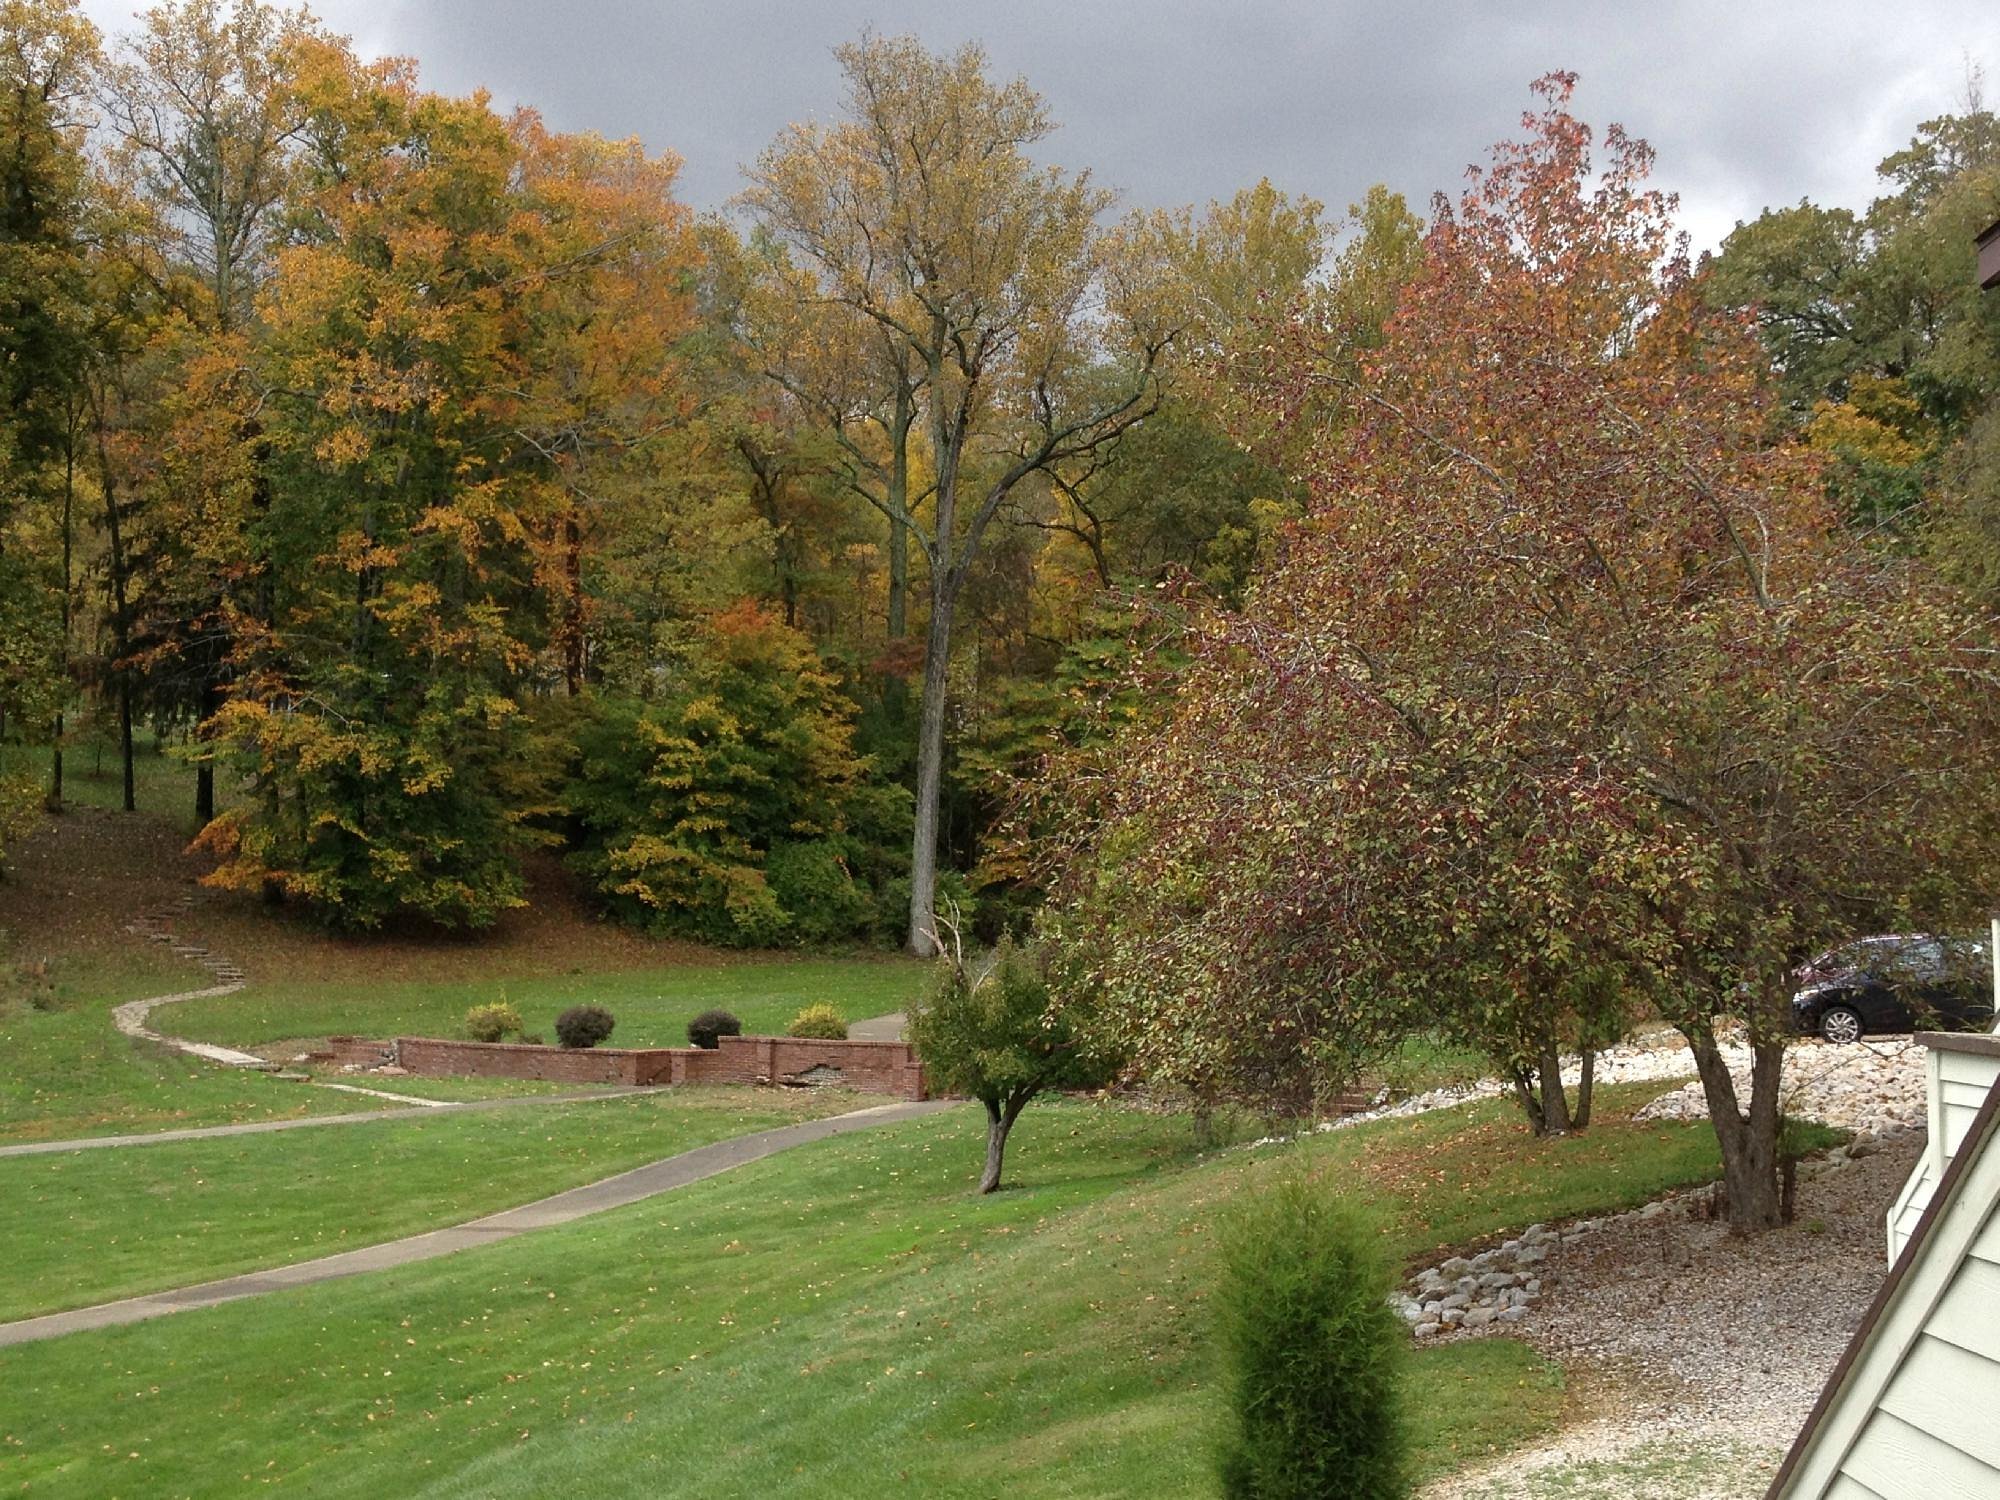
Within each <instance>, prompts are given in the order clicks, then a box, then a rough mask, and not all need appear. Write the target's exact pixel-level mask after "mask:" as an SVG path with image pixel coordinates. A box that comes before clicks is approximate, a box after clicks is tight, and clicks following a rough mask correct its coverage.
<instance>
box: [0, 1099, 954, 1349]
mask: <svg viewBox="0 0 2000 1500" xmlns="http://www.w3.org/2000/svg"><path fill="white" fill-rule="evenodd" d="M954 1102H955V1101H952V1100H945V1099H932V1100H928V1101H926V1102H924V1103H921V1104H917V1103H911V1104H879V1105H875V1106H874V1107H872V1108H869V1109H858V1110H853V1111H851V1112H849V1113H847V1114H844V1115H832V1116H829V1117H828V1118H826V1119H823V1120H807V1121H804V1122H802V1123H800V1124H797V1125H782V1126H779V1127H778V1128H777V1129H775V1130H760V1131H758V1132H756V1133H755V1134H752V1135H739V1136H734V1137H732V1138H731V1139H729V1140H723V1141H716V1142H713V1143H712V1144H710V1145H707V1146H697V1147H695V1148H694V1149H693V1150H692V1151H683V1152H681V1153H680V1154H679V1155H678V1156H669V1157H665V1158H663V1159H662V1160H660V1161H656V1162H652V1163H649V1164H648V1165H646V1166H643V1167H635V1168H633V1169H632V1170H631V1171H629V1172H620V1173H619V1174H617V1175H616V1176H614V1177H606V1178H604V1179H603V1180H601V1181H599V1182H593V1183H589V1184H586V1185H585V1186H583V1187H577V1188H571V1189H569V1190H568V1191H567V1192H562V1193H557V1194H556V1195H555V1196H554V1197H550V1198H543V1199H541V1200H540V1201H538V1202H535V1203H527V1204H523V1205H522V1206H521V1207H519V1208H510V1209H507V1210H505V1211H503V1212H501V1213H497V1214H489V1215H488V1216H487V1217H485V1218H483V1219H474V1220H473V1221H472V1222H470V1223H467V1224H458V1225H454V1226H453V1227H451V1228H448V1229H433V1230H431V1231H429V1232H428V1233H425V1234H417V1235H411V1236H409V1237H408V1238H406V1239H400V1240H389V1241H387V1242H386V1243H383V1244H380V1245H368V1246H364V1247H363V1248H361V1249H359V1250H346V1251H343V1252H341V1253H340V1254H338V1255H328V1256H323V1257H322V1258H320V1259H318V1260H308V1261H301V1262H299V1263H297V1264H296V1265H289V1266H277V1267H274V1268H272V1269H271V1270H268V1271H252V1272H249V1273H247V1274H245V1275H241V1276H228V1277H224V1278H223V1279H222V1280H220V1281H206V1282H202V1283H200V1284H198V1285H196V1286H187V1287H180V1288H177V1289H175V1290H172V1291H165V1292H151V1293H148V1294H147V1295H145V1296H143V1297H127V1298H125V1299H123V1300H122V1301H118V1302H103V1303H99V1304H98V1305H97V1306H95V1307H79V1308H75V1309H72V1310H71V1311H69V1312H59V1313H49V1314H46V1315H45V1316H43V1317H39V1318H27V1319H24V1320H23V1321H21V1322H18V1323H0V1348H5V1347H7V1346H9V1345H13V1344H27V1343H33V1342H34V1341H36V1340H38V1339H48V1338H56V1337H58V1336H59V1335H62V1334H65V1333H80V1332H82V1331H84V1330H85V1329H90V1328H110V1327H115V1326H117V1325H119V1324H123V1323H139V1322H144V1321H145V1320H147V1319H149V1318H161V1317H165V1316H167V1315H168V1314H169V1313H177V1312H185V1311H187V1310H188V1309H190V1308H195V1307H213V1306H215V1305H216V1304H218V1303H222V1302H236V1301H239V1300H241V1299H243V1298H245V1297H260V1296H263V1295H264V1294H266V1293H268V1292H281V1291H290V1290H291V1289H293V1288H295V1287H302V1286H316V1285H318V1284H319V1283H321V1282H326V1281H336V1280H339V1279H340V1278H342V1277H347V1276H360V1275H363V1274H365V1273H367V1272H369V1271H384V1270H388V1269H390V1268H391V1267H395V1266H409V1265H415V1264H417V1263H418V1262H420V1261H426V1260H435V1259H437V1258H438V1257H439V1256H444V1255H454V1254H456V1253H457V1252H459V1251H461V1250H470V1249H472V1248H474V1247H475V1246H479V1245H492V1244H497V1243H499V1242H500V1241H501V1240H508V1239H512V1238H514V1237H515V1236H516V1235H521V1234H528V1233H530V1232H532V1231H534V1230H537V1229H551V1228H554V1227H555V1226H557V1225H559V1224H568V1223H572V1222H573V1221H575V1220H577V1219H581V1218H585V1217H587V1216H588V1215H591V1214H599V1213H603V1212H604V1211H605V1210H607V1209H612V1208H623V1207H625V1206H626V1205H627V1204H630V1203H637V1202H639V1201H641V1200H642V1199H646V1198H651V1197H654V1196H655V1195H657V1194H660V1193H666V1192H671V1191H672V1190H673V1189H675V1188H678V1187H686V1186H687V1185H688V1184H689V1183H691V1182H699V1181H701V1180H702V1179H703V1178H704V1177H713V1176H715V1175H716V1174H717V1173H720V1172H727V1171H729V1170H731V1169H732V1168H735V1167H740V1166H744V1165H747V1164H748V1163H750V1162H753V1161H759V1160H761V1159H762V1158H764V1157H766V1156H771V1155H774V1154H776V1153H777V1152H780V1151H784V1150H788V1149H789V1148H791V1147H793V1146H803V1145H805V1144H807V1143H808V1142H810V1141H819V1140H825V1139H827V1138H828V1137H830V1136H836V1135H845V1134H847V1133H849V1132H850V1131H856V1130H872V1129H874V1128H876V1127H877V1126H881V1125H892V1124H895V1123H897V1122H899V1121H902V1120H913V1119H917V1118H920V1117H921V1116H924V1115H928V1114H935V1113H936V1112H937V1111H939V1110H941V1109H949V1108H950V1107H951V1105H952V1104H953V1103H954ZM376 1118H379V1117H376ZM288 1123H289V1122H288ZM298 1123H301V1124H304V1123H308V1122H305V1121H300V1122H298ZM250 1128H253V1129H254V1128H259V1127H250ZM264 1128H269V1127H264Z"/></svg>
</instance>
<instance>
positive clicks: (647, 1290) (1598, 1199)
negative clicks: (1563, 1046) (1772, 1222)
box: [0, 1098, 1714, 1497]
mask: <svg viewBox="0 0 2000 1500" xmlns="http://www.w3.org/2000/svg"><path fill="white" fill-rule="evenodd" d="M1618 1103H1619V1101H1618V1100H1617V1099H1615V1098H1614V1099H1612V1100H1607V1101H1606V1119H1605V1122H1604V1123H1603V1124H1602V1125H1601V1126H1599V1127H1598V1128H1597V1129H1596V1130H1595V1131H1594V1132H1593V1133H1592V1135H1591V1136H1590V1137H1586V1138H1583V1139H1580V1140H1567V1141H1548V1142H1537V1141H1534V1140H1532V1139H1531V1138H1529V1137H1527V1136H1526V1135H1525V1133H1524V1132H1523V1131H1522V1130H1521V1129H1520V1127H1519V1126H1518V1124H1516V1123H1515V1121H1514V1120H1513V1119H1512V1118H1511V1117H1510V1116H1509V1115H1508V1114H1507V1112H1506V1111H1505V1110H1504V1109H1503V1108H1501V1107H1500V1106H1498V1105H1493V1104H1487V1105H1481V1106H1476V1107H1474V1108H1471V1109H1467V1110H1461V1111H1453V1112H1450V1113H1449V1114H1444V1115H1438V1116H1432V1117H1427V1118H1422V1119H1416V1120H1406V1121H1393V1122H1385V1123H1383V1124H1380V1125H1376V1126H1370V1127H1365V1128H1362V1129H1357V1130H1352V1131H1343V1132H1337V1133H1333V1134H1329V1135H1324V1136H1319V1137H1315V1138H1313V1139H1312V1140H1310V1141H1308V1142H1305V1143H1302V1144H1300V1145H1295V1146H1291V1147H1277V1148H1263V1149H1260V1150H1257V1151H1233V1152H1226V1153H1221V1154H1219V1155H1217V1156H1214V1157H1210V1158H1207V1159H1204V1160H1201V1161H1198V1162H1193V1163H1190V1161H1189V1159H1188V1158H1187V1156H1186V1153H1185V1147H1184V1142H1185V1139H1186V1133H1185V1125H1184V1123H1183V1122H1179V1121H1175V1120H1171V1119H1162V1118H1160V1117H1157V1116H1149V1115H1143V1114H1136V1113H1132V1112H1127V1111H1124V1110H1117V1109H1108V1108H1091V1107H1089V1106H1083V1105H1038V1106H1036V1108H1035V1109H1033V1110H1030V1111H1029V1113H1028V1114H1027V1115H1026V1116H1025V1117H1024V1118H1023V1121H1022V1124H1021V1126H1020V1128H1019V1131H1018V1145H1017V1148H1016V1152H1015V1156H1014V1162H1015V1166H1016V1171H1017V1173H1018V1174H1019V1176H1020V1177H1021V1178H1022V1180H1024V1181H1025V1182H1026V1183H1027V1184H1028V1186H1026V1187H1024V1188H1019V1189H1015V1190H1013V1191H1008V1192H1003V1193H1001V1194H998V1195H996V1196H995V1197H992V1198H989V1199H985V1200H978V1199H974V1198H972V1197H969V1196H968V1195H967V1192H966V1188H967V1185H968V1183H969V1181H970V1178H971V1174H972V1172H973V1170H974V1168H975V1164H976V1162H977V1159H978V1151H979V1139H980V1130H981V1122H980V1120H979V1118H978V1116H977V1112H976V1111H975V1110H973V1109H971V1108H969V1107H968V1108H967V1109H964V1110H960V1111H954V1112H952V1113H950V1114H948V1115H946V1116H943V1117H938V1118H933V1119H930V1120H926V1121H922V1122H916V1123H912V1124H907V1125H903V1126H898V1127H894V1128H892V1129H888V1130H884V1131H881V1132H876V1133H871V1134H869V1135H866V1136H859V1137H849V1138H846V1139H842V1140H838V1141H831V1142H826V1143H822V1144H820V1145H817V1146H812V1147H807V1148H804V1149H802V1150H799V1151H796V1152H792V1153H788V1154H786V1155H784V1156H781V1157H777V1158H773V1159H771V1160H769V1161H766V1162H762V1163H758V1164H756V1165H753V1166H751V1167H747V1168H744V1169H742V1170H741V1171H738V1172H736V1173H732V1174H729V1175H727V1176H725V1177H721V1178H717V1179H713V1180H711V1181H708V1182H705V1183H701V1184H697V1185H695V1186H694V1187H691V1188H688V1189H685V1190H683V1191H681V1192H678V1193H675V1194H673V1195H671V1196H670V1197H668V1198H665V1199H661V1200H657V1201H655V1202H653V1203H649V1204H644V1205H638V1206H635V1207H633V1208H631V1209H628V1210H622V1211H619V1212H617V1213H613V1214H609V1215H605V1216H602V1217H599V1218H596V1219H592V1220H589V1221H585V1222H584V1223H582V1224H578V1225H575V1226H571V1227H569V1228H567V1229H563V1230H556V1231H550V1232H548V1233H546V1234H541V1235H535V1236H529V1237H526V1238H523V1239H521V1240H517V1241H513V1242H511V1243H508V1244H505V1245H499V1246H495V1247H493V1248H492V1249H490V1250H483V1251H477V1252H472V1253H470V1254H467V1255H463V1256H459V1257H455V1258H453V1259H451V1260H449V1261H445V1262H440V1263H436V1264H433V1265H429V1266H420V1267H411V1268H408V1269H407V1270H404V1271H400V1272H395V1273H389V1274H386V1275H382V1276H378V1277H371V1278H368V1279H366V1280H364V1281H359V1282H350V1283H347V1284H344V1285H340V1286H336V1287H330V1288H322V1289H317V1290H312V1291H307V1292H301V1293H288V1294H282V1295H279V1296H275V1297H271V1298H266V1299H261V1300H259V1301H258V1302H256V1303H254V1304H244V1305H238V1306H232V1307H221V1308H215V1309H210V1310H206V1311H202V1312H195V1313H188V1314H183V1315H181V1316H178V1317H175V1318H172V1319H168V1320H164V1321H161V1322H157V1323H152V1324H147V1325H141V1326H137V1327H133V1328H128V1329H120V1330H108V1331H105V1332H102V1333H96V1334H86V1335H79V1336H75V1337H71V1338H67V1339H62V1340H57V1341H53V1342H49V1343H45V1344H40V1345H31V1346H26V1347H23V1348H20V1349H15V1350H7V1351H0V1389H5V1390H8V1391H9V1392H10V1393H11V1394H12V1395H13V1397H14V1398H15V1399H13V1400H12V1401H10V1402H9V1403H8V1407H9V1409H8V1411H7V1412H6V1414H5V1415H0V1488H5V1487H9V1486H19V1485H25V1486H27V1487H28V1489H29V1492H31V1493H35V1494H40V1495H48V1496H56V1495H92V1496H97V1495H114V1494H131V1495H140V1494H147V1495H152V1494H176V1495H180V1494H187V1495H222V1494H234V1493H240V1492H241V1491H242V1490H243V1489H244V1488H245V1487H246V1486H247V1485H250V1484H256V1485H259V1486H260V1487H261V1485H262V1483H263V1482H265V1481H270V1482H272V1483H274V1484H279V1485H281V1486H283V1487H286V1488H289V1489H291V1490H292V1491H294V1492H296V1493H310V1494H312V1495H315V1496H325V1497H343V1496H352V1497H372V1496H375V1495H379V1494H384V1493H392V1492H393V1493H396V1494H399V1495H424V1496H482V1497H508V1496H543V1495H549V1494H556V1493H562V1492H564V1491H565V1490H572V1489H574V1490H577V1491H578V1492H585V1491H587V1492H588V1493H590V1494H591V1495H592V1496H593V1497H599V1496H603V1497H616V1496H627V1495H629V1496H635V1497H636V1496H641V1495H644V1496H652V1495H658V1494H669V1493H671V1494H674V1495H676V1496H738V1495H746V1496H747V1495H764V1494H771V1493H777V1492H781V1491H782V1492H783V1493H786V1494H788V1495H795V1496H851V1495H854V1494H858V1493H868V1492H873V1491H880V1490H883V1489H890V1490H895V1491H898V1492H903V1491H907V1492H909V1493H912V1494H948V1495H968V1494H988V1493H994V1494H997V1493H1002V1492H1005V1493H1007V1494H1009V1495H1020V1496H1084V1495H1133V1494H1147V1495H1205V1494H1211V1493H1213V1490H1212V1483H1211V1480H1210V1477H1209V1464H1208V1448H1207V1442H1206V1438H1205V1436H1204V1434H1205V1433H1206V1432H1207V1431H1208V1430H1209V1424H1210V1423H1211V1422H1212V1420H1213V1404H1212V1403H1213V1393H1212V1390H1211V1386H1210V1381H1209V1371H1208V1366H1207V1355H1206V1352H1205V1348H1204V1345H1203V1342H1202V1316H1203V1315H1202V1310H1201V1302H1202V1297H1203V1292H1204V1288H1205V1279H1206V1257H1207V1247H1208V1244H1209V1236H1210V1231H1211V1228H1212V1226H1213V1225H1214V1223H1215V1221H1216V1218H1217V1216H1218V1215H1219V1214H1220V1213H1222V1212H1224V1211H1226V1207H1227V1204H1228V1201H1229V1200H1230V1198H1231V1197H1232V1196H1233V1195H1235V1194H1237V1193H1240V1192H1243V1191H1249V1190H1254V1189H1255V1187H1256V1185H1257V1183H1258V1182H1260V1181H1263V1180H1265V1179H1266V1177H1267V1175H1268V1174H1270V1173H1272V1172H1277V1171H1285V1170H1291V1169H1294V1168H1295V1167H1297V1166H1300V1165H1309V1166H1311V1167H1314V1168H1316V1169H1318V1170H1322V1171H1325V1172H1328V1173H1330V1174H1333V1175H1334V1176H1335V1177H1336V1178H1337V1180H1339V1181H1341V1182H1343V1183H1347V1184H1351V1185H1353V1186H1354V1187H1355V1188H1356V1189H1357V1190H1360V1191H1363V1192H1366V1193H1368V1194H1369V1195H1370V1196H1371V1197H1374V1198H1376V1199H1377V1200H1379V1201H1380V1202H1382V1204H1383V1205H1384V1207H1385V1208H1386V1209H1387V1210H1388V1213H1387V1218H1386V1224H1387V1231H1386V1232H1387V1233H1389V1234H1390V1235H1391V1236H1392V1241H1391V1249H1392V1251H1393V1253H1395V1254H1396V1255H1398V1256H1399V1257H1403V1258H1406V1259H1417V1258H1421V1257H1423V1256H1425V1255H1428V1254H1429V1253H1431V1251H1433V1250H1434V1249H1435V1248H1436V1247H1438V1246H1439V1245H1440V1244H1442V1243H1446V1242H1463V1241H1470V1240H1476V1239H1479V1238H1482V1237H1485V1236H1490V1235H1494V1234H1498V1233H1501V1232H1503V1231H1505V1230H1508V1229H1514V1228H1518V1227H1520V1226H1521V1225H1523V1224H1525V1223H1527V1222H1530V1221H1531V1220H1534V1219H1539V1218H1544V1217H1547V1216H1550V1215H1552V1214H1555V1213H1559V1212H1565V1211H1568V1212H1597V1211H1600V1210H1605V1209H1610V1208H1614V1207H1618V1206H1621V1205H1625V1204H1629V1203H1632V1202H1636V1201H1639V1200H1640V1199H1643V1198H1645V1197H1648V1196H1650V1195H1652V1194H1654V1193H1657V1192H1658V1191H1659V1190H1660V1189H1661V1188H1663V1187H1665V1186H1668V1185H1671V1184H1674V1183H1677V1182H1685V1181H1689V1180H1695V1179H1700V1178H1703V1177H1706V1176H1709V1175H1711V1174H1712V1173H1713V1171H1714V1146H1713V1140H1712V1137H1711V1136H1710V1135H1709V1133H1708V1132H1707V1131H1705V1130H1704V1129H1702V1128H1700V1127H1695V1126H1654V1127H1643V1128H1641V1127H1634V1126H1631V1125H1629V1124H1625V1123H1622V1122H1620V1121H1618V1120H1616V1119H1615V1118H1613V1117H1614V1116H1615V1115H1616V1114H1617V1105H1618ZM1474 1181H1477V1182H1478V1183H1479V1184H1480V1188H1479V1191H1478V1192H1477V1193H1468V1192H1467V1191H1466V1190H1465V1189H1466V1185H1467V1184H1468V1183H1470V1182H1474ZM1413 1379H1414V1380H1415V1381H1416V1382H1417V1384H1418V1386H1419V1387H1420V1400H1419V1401H1418V1402H1417V1408H1416V1409H1417V1418H1418V1421H1419V1424H1420V1433H1421V1438H1422V1448H1423V1452H1424V1455H1425V1459H1426V1462H1427V1464H1428V1465H1429V1466H1430V1467H1431V1468H1433V1469H1441V1468H1450V1467H1454V1466H1456V1465H1457V1464H1459V1463H1461V1462H1464V1461H1466V1460H1467V1459H1469V1458H1471V1457H1473V1456H1475V1455H1478V1454H1481V1453H1483V1452H1485V1451H1487V1450H1488V1449H1489V1448H1490V1447H1494V1446H1506V1445H1509V1444H1512V1443H1515V1442H1518V1441H1521V1440H1524V1439H1525V1438H1527V1437H1529V1436H1532V1435H1533V1434H1535V1433H1536V1432H1539V1431H1542V1430H1546V1428H1547V1427H1548V1426H1549V1425H1550V1424H1551V1423H1552V1422H1553V1421H1554V1419H1555V1416H1556V1413H1557V1411H1558V1409H1559V1407H1560V1403H1561V1399H1562V1396H1561V1391H1560V1381H1559V1379H1558V1378H1557V1377H1556V1376H1555V1375H1554V1373H1553V1372H1552V1370H1551V1369H1550V1368H1549V1367H1548V1366H1547V1365H1545V1364H1544V1363H1543V1362H1542V1361H1540V1360H1539V1359H1538V1358H1537V1357H1536V1356H1535V1355H1533V1354H1532V1353H1531V1352H1530V1351H1528V1350H1527V1349H1525V1348H1524V1347H1523V1346H1520V1345H1518V1344H1512V1343H1508V1342H1505V1341H1501V1340H1492V1341H1487V1342H1484V1343H1477V1344H1458V1345H1452V1346H1447V1347H1444V1348H1440V1349H1436V1350H1429V1351H1425V1352H1424V1353H1422V1354H1420V1355H1419V1356H1418V1357H1417V1358H1416V1360H1415V1361H1414V1370H1413ZM128 1455H131V1456H129V1457H128Z"/></svg>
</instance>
